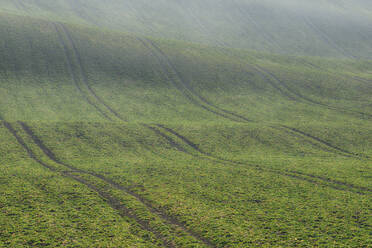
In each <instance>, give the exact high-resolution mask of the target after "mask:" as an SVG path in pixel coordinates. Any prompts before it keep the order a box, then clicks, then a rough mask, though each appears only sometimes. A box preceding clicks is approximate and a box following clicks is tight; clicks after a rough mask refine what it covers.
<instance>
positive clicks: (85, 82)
mask: <svg viewBox="0 0 372 248" xmlns="http://www.w3.org/2000/svg"><path fill="white" fill-rule="evenodd" d="M59 25H60V27H61V29H62V31H63V32H64V33H65V35H66V37H67V39H68V41H69V43H70V44H71V47H72V51H73V54H74V55H75V57H76V59H77V62H78V69H79V72H80V74H81V76H82V79H83V80H82V82H83V84H84V85H85V87H86V88H87V89H88V92H89V93H90V94H91V95H92V96H93V97H94V98H95V99H96V100H97V102H99V103H100V104H102V105H103V106H104V107H105V108H106V109H107V110H108V111H109V112H111V114H113V115H114V116H116V118H118V119H120V120H122V121H125V119H124V118H123V117H122V116H121V115H120V114H119V113H118V112H116V111H115V110H114V109H112V108H111V107H110V106H109V105H108V104H106V103H105V102H104V101H103V100H102V99H101V98H100V97H99V96H98V95H97V93H96V92H95V91H94V90H93V89H92V87H91V86H90V84H89V81H88V76H87V74H86V72H85V69H84V65H83V63H82V59H81V56H80V53H79V51H78V49H77V47H76V44H75V42H74V40H73V38H72V36H71V34H70V32H69V31H68V29H67V28H66V26H65V25H63V24H59ZM64 46H65V47H66V48H67V46H66V45H64Z"/></svg>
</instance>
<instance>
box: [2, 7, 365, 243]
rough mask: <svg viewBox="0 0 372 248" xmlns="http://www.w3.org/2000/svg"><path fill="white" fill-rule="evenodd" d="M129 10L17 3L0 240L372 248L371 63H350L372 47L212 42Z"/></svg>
mask: <svg viewBox="0 0 372 248" xmlns="http://www.w3.org/2000/svg"><path fill="white" fill-rule="evenodd" d="M125 3H126V4H128V8H129V4H130V5H131V8H132V9H131V12H128V14H127V15H123V16H120V18H119V16H115V13H118V15H119V13H123V10H122V9H121V8H119V6H121V4H122V3H121V1H108V2H106V3H105V4H103V2H101V1H84V2H83V1H55V2H54V3H51V2H49V1H42V0H37V1H11V2H10V1H9V2H7V1H3V3H2V6H3V12H2V13H1V14H0V37H1V39H0V58H1V59H0V138H1V139H0V171H1V176H0V192H1V194H0V199H1V200H0V244H1V245H0V246H4V247H40V246H46V247H63V246H68V247H332V246H335V247H368V245H369V242H370V240H369V236H370V230H371V227H372V222H371V219H370V218H369V216H370V215H371V209H370V206H371V193H372V185H371V159H372V142H371V141H372V125H371V123H372V98H371V96H372V79H371V75H372V62H371V61H369V60H362V59H359V60H355V59H353V57H358V56H360V57H365V58H367V57H368V56H369V55H368V53H367V52H363V46H364V45H365V49H366V50H365V51H369V50H368V49H369V48H368V44H370V43H369V42H366V43H363V44H364V45H363V46H361V47H360V49H355V50H353V49H354V48H355V47H354V48H351V47H347V46H346V45H345V46H341V47H342V48H341V50H340V48H339V47H338V48H337V49H336V48H335V47H334V45H332V47H334V49H333V50H332V49H329V47H327V46H326V45H325V44H327V43H332V42H331V40H332V39H335V40H337V41H338V40H342V41H343V42H345V44H346V43H348V42H349V41H346V40H345V39H339V38H337V34H336V33H337V32H338V31H337V29H336V28H334V27H332V28H330V30H336V31H335V32H336V33H335V34H334V35H335V36H334V37H333V38H330V37H327V38H325V37H323V38H322V39H323V42H324V43H323V45H322V46H323V47H322V48H319V50H318V52H319V53H321V51H322V50H321V49H324V51H327V53H328V54H329V55H330V56H344V57H349V58H344V59H336V58H319V57H301V56H294V55H273V54H270V53H265V52H258V51H247V50H242V49H237V48H231V47H244V48H247V46H246V45H244V44H243V43H244V42H247V43H249V42H248V41H249V40H243V39H239V40H240V41H239V42H242V44H243V45H238V44H232V43H230V44H227V45H226V47H224V48H222V47H218V46H217V47H216V46H208V44H213V45H219V44H218V43H213V42H217V39H215V38H214V37H215V36H214V35H213V34H208V35H205V37H207V38H213V39H211V40H210V41H209V40H202V39H199V40H198V39H195V38H194V37H192V36H188V37H186V36H185V37H177V35H178V34H177V33H172V32H173V31H172V29H169V27H162V25H161V20H159V22H158V23H156V22H154V23H152V25H154V27H151V25H148V26H147V27H149V29H151V30H152V29H154V28H155V27H158V28H160V29H162V28H164V30H166V29H169V30H168V31H167V32H166V33H167V35H163V34H162V33H161V30H160V29H159V30H156V31H154V32H153V33H151V32H150V31H149V32H146V31H145V30H143V28H144V27H145V25H144V24H147V23H149V22H148V20H143V19H142V22H143V23H142V24H141V22H140V21H139V20H141V19H136V18H139V17H138V14H139V13H138V12H139V9H141V8H143V6H144V5H146V6H148V7H149V10H148V12H146V13H156V14H157V15H159V16H158V17H157V18H160V16H161V12H158V11H155V10H152V11H153V12H152V11H151V8H150V7H151V4H150V3H149V2H147V1H143V2H142V1H136V2H134V1H133V2H130V1H126V2H125ZM289 3H290V2H289V1H288V2H286V4H284V6H283V8H285V6H287V5H289ZM338 3H339V4H337V5H336V4H333V5H331V2H330V1H324V3H323V4H324V5H326V6H334V8H335V9H333V8H332V13H333V12H336V11H341V9H344V8H346V9H353V10H354V11H355V13H364V15H363V16H361V17H360V18H366V19H368V18H369V17H368V16H369V11H370V9H368V3H365V4H364V3H363V1H356V3H355V5H353V6H351V5H350V4H348V3H347V2H346V1H345V2H341V1H339V2H338ZM341 3H342V4H341ZM163 4H164V5H166V4H167V6H168V5H169V8H171V7H175V6H178V7H180V6H183V7H189V8H190V11H189V12H187V11H185V12H182V13H188V14H185V15H199V14H200V13H198V12H195V11H193V10H195V9H197V10H199V11H202V9H204V8H203V6H199V7H197V6H196V4H201V3H200V2H197V1H174V3H173V5H171V4H169V2H168V1H160V2H159V4H158V5H156V6H157V8H159V9H162V7H163V6H162V5H163ZM203 4H205V6H208V4H212V1H205V3H203ZM214 4H215V8H221V9H225V7H223V6H220V5H223V4H225V3H223V2H222V1H221V2H218V1H215V2H214ZM236 4H238V5H239V2H238V1H236ZM240 4H242V5H243V6H244V4H251V5H252V4H253V5H254V6H256V7H257V8H258V9H260V8H261V7H262V4H269V2H264V1H262V3H258V2H257V3H253V1H245V2H243V1H242V2H240ZM291 4H294V3H291ZM297 4H298V3H297ZM69 6H70V7H69ZM71 6H74V8H72V7H71ZM76 6H80V7H81V8H76ZM92 6H94V7H95V8H94V9H96V12H94V11H93V7H92ZM192 6H193V7H192ZM234 6H235V5H234ZM259 6H261V7H259ZM360 6H367V7H366V8H361V7H360ZM69 8H72V9H73V10H74V11H73V12H70V11H68V9H69ZM234 8H235V7H234ZM114 9H116V11H117V12H112V13H111V15H112V18H108V12H109V11H110V10H114ZM238 9H239V10H241V11H245V10H244V7H239V8H238ZM270 9H271V8H270ZM273 9H275V8H273ZM291 9H292V8H291ZM36 10H37V11H36ZM132 11H133V12H132ZM5 12H6V13H5ZM135 12H136V13H137V15H135V16H136V17H135V18H134V15H133V13H135ZM226 12H228V13H233V12H232V11H226ZM77 13H79V14H77ZM124 13H126V12H124ZM167 13H168V12H167ZM208 13H213V12H208ZM254 13H256V14H258V13H260V12H259V11H258V10H257V9H256V10H255V11H254ZM280 13H281V14H280V15H284V14H283V12H281V11H280ZM278 14H279V12H278ZM297 14H299V13H297ZM175 15H176V13H175ZM242 15H243V14H242ZM237 16H238V15H237ZM243 16H245V17H246V18H248V17H247V16H246V14H244V15H243ZM352 16H353V15H352ZM70 17H71V18H70ZM163 17H164V18H168V17H169V16H166V15H164V16H163ZM331 17H332V16H328V18H331ZM106 18H107V19H106ZM122 18H134V20H133V22H124V21H123V20H125V19H122ZM142 18H143V17H142ZM154 18H155V17H154ZM206 18H207V17H206ZM209 18H212V17H209ZM209 18H208V20H210V21H211V23H214V22H213V21H212V20H213V19H209ZM250 18H254V19H252V20H253V23H255V21H254V20H256V21H258V20H260V19H259V18H258V17H250ZM261 18H263V19H262V21H263V20H267V18H264V16H261ZM66 19H69V21H65V20H66ZM97 20H100V21H99V23H94V22H95V21H97ZM108 20H110V22H108ZM155 20H156V18H155ZM317 20H320V19H317ZM106 21H107V22H106ZM163 21H164V22H168V21H167V20H163ZM97 22H98V21H97ZM138 22H139V23H138ZM199 22H200V23H199ZM199 22H198V25H200V26H201V27H200V29H199V30H198V29H196V30H194V31H195V32H201V31H202V26H203V25H205V24H203V23H204V22H203V21H202V20H201V21H199ZM120 23H126V24H125V25H127V23H128V25H130V26H125V27H123V26H120V25H119V24H120ZM180 23H182V24H187V23H188V22H186V21H185V20H182V19H180ZM258 23H260V22H258ZM258 23H257V24H252V25H253V26H256V25H258ZM273 23H274V22H273ZM92 24H95V26H92ZM131 25H133V26H131ZM175 25H176V24H175ZM211 25H212V24H211ZM241 25H243V24H241ZM267 25H268V26H270V25H273V24H267ZM313 25H314V24H313ZM137 28H138V30H133V29H137ZM204 28H206V30H210V31H211V32H212V31H213V30H214V29H213V28H212V27H210V26H207V27H204ZM256 28H257V26H256ZM272 28H273V29H277V27H272ZM292 28H293V29H297V28H296V27H292ZM342 28H344V27H342ZM191 29H193V28H191ZM314 29H315V28H314ZM352 29H353V28H351V29H350V30H352ZM366 29H368V27H367V26H366ZM123 30H124V31H126V32H125V33H123V32H121V31H123ZM353 30H354V29H353ZM339 31H340V30H339ZM354 31H355V30H354ZM179 32H182V33H183V34H185V35H186V34H187V35H188V33H187V32H186V31H185V29H182V31H179ZM213 32H216V34H217V33H220V32H219V31H218V30H215V31H213ZM340 32H341V31H340ZM143 34H151V35H154V36H157V38H152V37H151V36H148V37H146V36H144V35H143ZM224 35H226V37H225V38H226V39H227V37H229V35H228V30H227V31H226V33H224ZM272 35H274V34H272ZM275 35H279V33H278V32H276V34H275ZM261 36H262V37H261V38H259V39H266V40H267V41H268V42H267V44H270V40H275V41H278V42H279V41H280V42H283V44H284V43H286V41H281V39H280V37H278V36H272V37H271V35H269V33H267V34H262V33H261ZM319 36H321V35H320V34H319ZM160 37H163V38H164V37H167V38H172V37H173V38H174V37H177V38H179V39H181V40H183V41H180V40H179V41H176V40H173V41H171V40H164V39H161V38H160ZM230 38H231V40H234V36H230ZM221 39H222V40H223V39H224V37H221ZM350 39H356V36H353V35H350ZM368 39H369V38H368ZM187 40H192V41H200V42H202V43H203V41H204V44H197V43H188V42H186V41H187ZM370 40H371V39H369V41H370ZM212 41H213V42H212ZM367 41H368V40H367ZM218 42H219V41H218ZM224 42H228V40H225V41H224ZM296 42H297V41H296ZM298 42H299V43H301V44H302V41H301V40H298ZM350 42H351V41H350ZM258 43H260V44H261V40H259V41H257V44H258ZM310 43H311V42H309V43H308V44H310ZM270 46H272V47H271V48H269V45H267V49H266V48H264V47H260V48H257V49H259V50H261V49H263V50H266V51H275V49H273V47H274V45H273V44H270ZM275 46H276V45H275ZM229 47H230V48H229ZM250 48H254V47H250ZM314 49H315V48H314ZM316 49H318V48H316ZM305 50H306V49H305ZM305 50H304V49H303V48H301V49H298V50H292V49H290V50H288V53H305V52H304V51H305ZM357 50H358V53H359V52H360V54H358V53H356V51H357ZM341 51H343V52H345V53H346V54H342V52H341ZM284 52H285V53H287V51H285V50H284ZM309 53H310V54H315V55H320V54H317V52H314V51H311V52H309ZM349 53H350V54H351V55H350V56H349ZM305 54H306V53H305ZM322 55H325V54H322Z"/></svg>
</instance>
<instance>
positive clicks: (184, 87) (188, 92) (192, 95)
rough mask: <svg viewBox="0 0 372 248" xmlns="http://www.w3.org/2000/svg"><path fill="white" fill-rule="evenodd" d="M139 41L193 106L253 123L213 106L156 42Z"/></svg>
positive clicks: (225, 116)
mask: <svg viewBox="0 0 372 248" xmlns="http://www.w3.org/2000/svg"><path fill="white" fill-rule="evenodd" d="M137 39H138V40H139V41H140V42H141V43H142V44H143V45H144V46H145V47H146V48H147V49H148V50H149V51H150V52H151V54H152V55H153V56H154V57H155V58H156V59H157V60H158V62H159V65H160V66H161V68H162V71H163V73H164V75H165V76H166V77H167V78H168V79H169V80H170V81H171V82H172V84H173V85H174V86H175V87H176V88H177V89H178V90H179V91H180V92H181V93H182V94H183V95H184V96H185V97H186V98H187V99H188V100H189V101H190V102H192V103H193V104H195V105H197V106H199V107H201V108H203V109H205V110H207V111H209V112H211V113H213V114H215V115H219V116H222V117H224V118H226V119H229V120H232V121H238V122H252V120H250V119H248V118H246V117H244V116H241V115H239V114H236V113H234V112H232V111H229V110H225V109H222V108H220V107H218V106H216V105H214V104H212V103H211V102H210V101H208V100H207V99H205V98H204V97H202V96H201V95H199V94H198V93H196V92H195V91H194V90H193V89H192V87H191V86H190V84H189V83H188V82H187V80H185V79H184V78H183V77H182V76H181V74H180V73H179V72H178V70H177V69H176V68H175V66H174V65H173V63H172V62H171V61H170V59H169V58H168V56H167V55H166V54H165V53H164V52H163V51H162V50H161V49H160V48H159V47H158V46H157V45H155V43H154V42H152V41H151V40H148V39H144V38H138V37H137ZM167 67H168V68H169V69H170V70H171V71H172V72H173V74H174V76H175V77H176V79H177V81H179V82H180V83H177V82H176V80H173V79H172V78H171V77H170V75H169V74H170V72H169V71H168V69H167Z"/></svg>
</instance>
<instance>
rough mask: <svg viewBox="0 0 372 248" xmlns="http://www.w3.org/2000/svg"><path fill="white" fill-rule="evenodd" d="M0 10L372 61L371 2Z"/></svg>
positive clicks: (43, 0)
mask: <svg viewBox="0 0 372 248" xmlns="http://www.w3.org/2000/svg"><path fill="white" fill-rule="evenodd" d="M1 7H2V8H1V9H2V11H3V12H8V13H18V14H22V15H30V16H35V17H41V18H45V19H49V20H53V21H55V20H59V21H64V22H65V21H66V20H68V22H71V23H81V24H89V25H94V26H98V27H103V28H108V29H113V30H119V31H125V32H132V33H136V34H142V35H149V36H155V37H159V38H171V39H178V40H179V39H182V40H186V41H193V42H200V43H204V44H209V45H214V46H227V47H235V48H248V49H254V50H263V51H268V52H275V53H287V54H288V53H289V54H301V55H317V56H332V57H349V58H368V59H371V58H372V53H371V51H372V47H371V42H370V40H371V39H372V29H371V26H372V4H371V2H370V1H365V0H357V1H352V2H350V1H346V0H337V1H332V0H316V1H311V2H309V1H307V0H297V1H292V0H280V1H274V0H260V1H258V0H233V1H222V0H204V1H200V0H189V1H181V0H177V1H174V0H158V1H147V0H126V1H117V0H108V1H99V0H89V1H70V0H58V1H53V2H51V1H48V0H37V1H35V0H16V1H10V0H3V1H2V3H1Z"/></svg>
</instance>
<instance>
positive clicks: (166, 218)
mask: <svg viewBox="0 0 372 248" xmlns="http://www.w3.org/2000/svg"><path fill="white" fill-rule="evenodd" d="M19 124H20V125H21V126H22V128H23V130H24V131H25V132H26V133H27V135H28V136H29V137H30V138H31V139H32V140H33V141H34V143H35V144H36V145H37V146H38V147H39V148H40V149H41V150H42V151H43V153H44V154H45V155H46V156H47V157H49V159H51V160H52V161H54V162H55V163H57V164H60V165H63V166H65V167H67V168H69V169H70V170H72V171H74V172H78V173H82V174H87V175H90V176H93V177H95V178H98V179H100V180H102V181H104V182H105V183H107V184H109V185H111V186H112V187H114V188H116V189H118V190H120V191H122V192H124V193H126V194H128V195H131V196H133V197H134V198H135V199H136V200H137V201H139V202H141V203H142V204H143V205H144V206H146V208H147V209H148V210H149V211H150V212H151V213H153V214H155V215H156V216H158V217H159V218H160V219H162V220H163V221H164V222H165V223H167V224H168V225H174V226H177V227H178V228H180V229H182V230H183V231H184V232H185V233H187V234H188V235H189V236H191V237H193V238H194V239H196V240H198V241H199V242H201V243H203V244H204V245H206V246H208V247H214V245H213V244H212V242H211V241H209V240H208V239H206V238H204V237H202V236H201V235H199V234H198V233H196V232H194V231H192V230H190V229H189V228H188V227H187V226H186V225H184V224H183V223H181V222H180V221H178V220H177V219H176V218H174V217H172V216H170V215H168V214H166V213H165V212H164V211H161V210H159V209H157V208H155V207H154V206H153V205H152V203H151V202H150V201H149V200H147V199H145V198H144V197H143V196H141V195H139V194H137V193H136V192H134V191H133V190H131V189H130V188H129V187H125V186H123V185H121V184H118V183H116V182H114V181H113V180H111V179H109V178H107V177H105V176H104V175H101V174H97V173H94V172H89V171H84V170H81V169H78V168H76V167H74V166H71V165H69V164H67V163H64V162H61V161H60V160H59V159H58V158H57V156H56V155H55V154H54V153H53V152H52V151H51V150H50V149H49V148H48V147H46V145H45V144H44V143H43V142H42V141H41V140H40V139H39V138H38V137H37V136H36V135H35V134H34V132H33V131H32V129H31V128H30V127H29V126H28V125H27V124H26V123H24V122H19ZM148 128H150V126H148ZM150 129H151V128H150ZM151 130H152V129H151ZM157 133H158V132H157ZM159 135H160V133H159ZM162 137H165V136H163V135H162ZM167 140H168V141H171V138H169V139H168V138H167ZM172 143H173V144H174V145H175V146H176V147H177V148H178V149H181V151H182V150H183V148H182V147H179V146H178V145H177V144H176V143H175V142H172Z"/></svg>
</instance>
